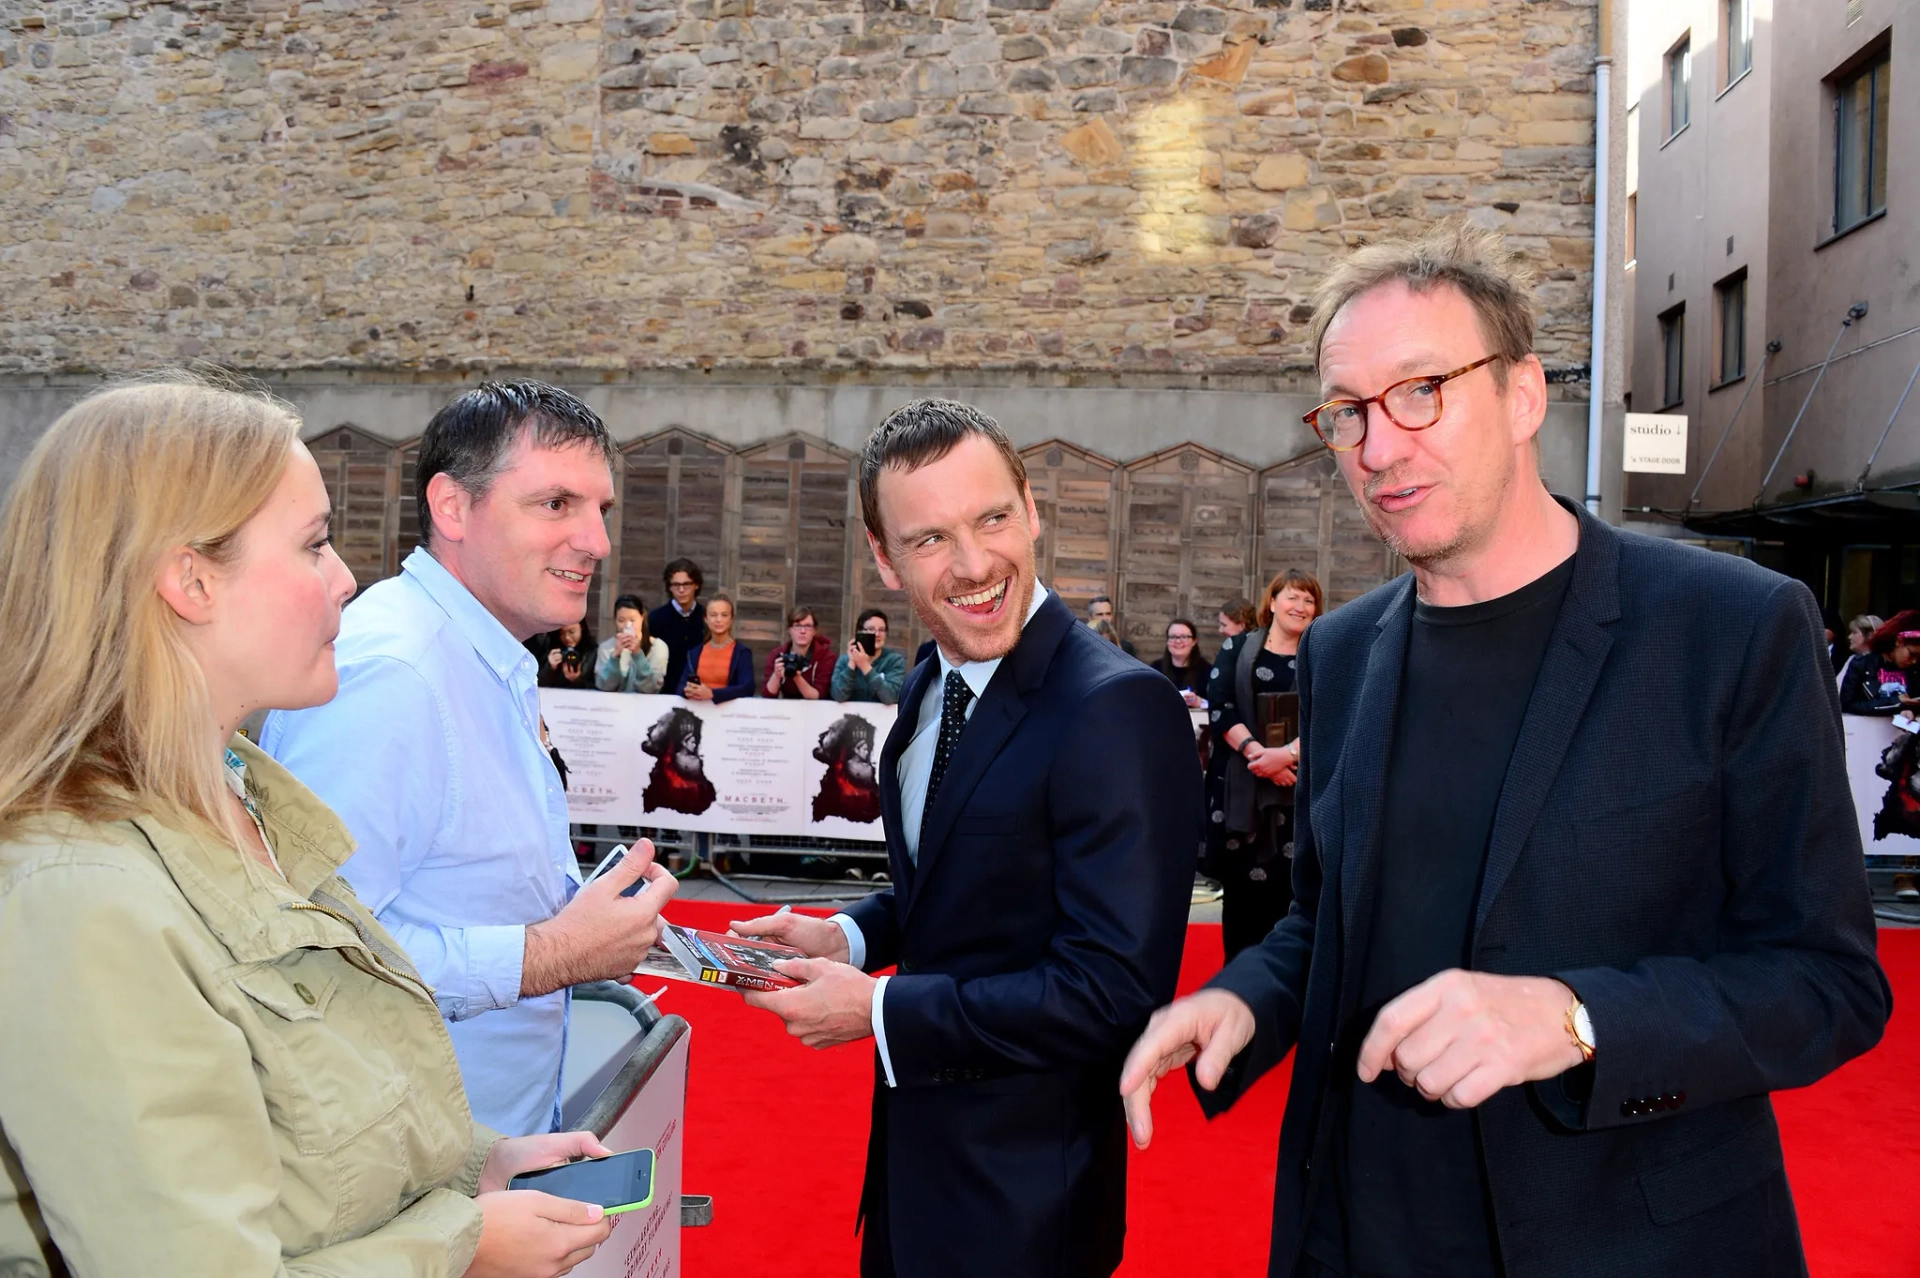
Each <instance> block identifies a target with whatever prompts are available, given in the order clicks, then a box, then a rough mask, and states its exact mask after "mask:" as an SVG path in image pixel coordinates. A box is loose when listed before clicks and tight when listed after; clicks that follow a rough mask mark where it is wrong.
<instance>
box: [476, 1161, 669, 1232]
mask: <svg viewBox="0 0 1920 1278" xmlns="http://www.w3.org/2000/svg"><path fill="white" fill-rule="evenodd" d="M507 1188H508V1189H537V1190H539V1191H540V1192H541V1193H543V1194H552V1195H553V1196H554V1197H555V1198H571V1199H572V1200H573V1201H575V1202H579V1203H599V1204H600V1205H601V1206H602V1207H604V1208H606V1209H607V1215H609V1216H617V1215H619V1214H620V1213H621V1212H623V1211H638V1210H639V1209H640V1208H642V1207H651V1206H653V1151H652V1150H651V1149H636V1150H632V1151H630V1152H628V1153H625V1154H612V1155H610V1156H608V1157H606V1158H585V1159H582V1160H581V1161H579V1162H577V1163H561V1164H560V1165H559V1166H558V1167H543V1168H541V1169H540V1170H539V1171H530V1172H523V1173H521V1174H520V1175H518V1176H515V1177H514V1178H513V1179H512V1180H510V1181H508V1182H507Z"/></svg>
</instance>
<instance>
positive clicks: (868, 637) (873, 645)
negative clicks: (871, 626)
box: [853, 630, 880, 657]
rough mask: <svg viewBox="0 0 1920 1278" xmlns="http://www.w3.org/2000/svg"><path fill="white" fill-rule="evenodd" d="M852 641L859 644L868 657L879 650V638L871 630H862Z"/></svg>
mask: <svg viewBox="0 0 1920 1278" xmlns="http://www.w3.org/2000/svg"><path fill="white" fill-rule="evenodd" d="M853 641H854V642H855V643H857V644H859V645H860V648H861V651H863V652H865V653H866V654H867V655H868V656H869V657H871V656H872V655H873V654H874V653H876V652H878V651H880V640H879V638H878V637H877V636H875V634H874V633H873V631H871V630H862V631H861V632H860V633H859V634H857V635H855V636H854V637H853Z"/></svg>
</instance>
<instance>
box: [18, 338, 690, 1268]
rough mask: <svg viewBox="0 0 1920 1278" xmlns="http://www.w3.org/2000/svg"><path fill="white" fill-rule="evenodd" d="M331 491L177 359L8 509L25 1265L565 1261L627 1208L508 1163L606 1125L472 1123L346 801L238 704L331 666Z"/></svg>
mask: <svg viewBox="0 0 1920 1278" xmlns="http://www.w3.org/2000/svg"><path fill="white" fill-rule="evenodd" d="M329 514H330V512H329V503H328V500H327V491H326V487H325V485H324V484H323V483H322V481H321V477H320V470H319V468H318V467H317V466H316V465H315V464H314V460H313V458H312V456H311V455H310V454H309V453H308V452H307V450H306V448H305V447H304V446H303V445H302V444H301V443H300V422H299V419H298V418H296V417H295V416H294V415H293V413H292V412H291V411H289V410H288V409H287V408H285V407H284V406H282V405H280V404H278V403H276V402H274V401H272V400H269V399H267V398H265V397H264V396H254V395H248V394H240V393H236V392H234V391H230V390H225V389H219V388H215V387H213V386H211V385H208V384H205V383H202V382H200V381H198V380H195V379H191V378H187V377H184V376H177V375H176V376H174V377H171V378H169V379H166V380H158V381H150V382H146V383H141V384H135V385H124V386H119V387H116V388H113V389H110V390H105V391H100V392H97V393H95V394H93V395H90V396H88V397H87V398H86V399H83V400H81V401H80V402H79V403H78V404H76V405H75V406H74V407H72V408H70V409H68V410H67V412H66V413H64V414H63V415H62V416H61V417H60V419H59V420H58V421H56V422H55V423H54V424H53V426H52V428H51V429H50V430H49V431H48V432H47V434H46V435H45V436H44V437H43V438H42V439H41V440H40V442H39V444H38V445H37V446H36V447H35V449H34V451H33V453H32V455H31V456H30V457H29V458H28V460H27V462H26V465H25V467H24V469H23V470H22V472H21V475H20V478H19V480H18V481H17V483H16V485H15V487H14V489H13V491H12V494H11V495H10V497H9V498H8V500H7V504H6V508H5V511H4V514H3V515H0V625H4V626H5V627H6V632H7V633H9V634H12V635H16V636H19V637H20V638H21V639H23V640H25V641H27V646H26V647H24V648H23V649H22V655H21V657H20V659H19V660H17V661H13V662H9V663H7V664H6V665H5V666H4V667H0V696H3V697H4V698H5V700H4V704H5V705H6V706H7V707H8V713H7V715H5V716H4V717H3V718H0V1025H4V1026H5V1027H6V1028H5V1030H4V1032H0V1273H8V1274H16V1273H17V1274H48V1273H56V1274H72V1275H75V1278H91V1276H92V1275H117V1274H141V1275H145V1276H146V1278H200V1276H201V1275H208V1274H284V1275H315V1276H317V1275H321V1274H327V1275H349V1276H359V1275H365V1276H366V1278H373V1276H374V1275H419V1276H420V1278H441V1276H448V1278H451V1276H453V1275H460V1274H465V1275H467V1278H552V1276H554V1275H559V1274H564V1273H566V1272H567V1271H568V1270H569V1269H571V1268H572V1267H573V1266H575V1265H577V1264H579V1263H580V1262H581V1261H582V1260H585V1259H586V1258H587V1257H588V1256H590V1255H591V1254H592V1253H593V1250H594V1248H595V1247H597V1246H598V1245H599V1244H600V1243H601V1242H602V1241H603V1240H604V1239H605V1238H606V1237H607V1235H608V1233H609V1232H610V1231H611V1228H612V1223H611V1221H609V1220H608V1219H607V1218H606V1215H605V1212H604V1210H603V1209H602V1208H601V1207H599V1206H595V1205H591V1204H588V1203H584V1202H573V1201H568V1200H566V1199H564V1198H560V1197H555V1196H552V1195H550V1194H546V1193H536V1192H526V1191H514V1190H509V1189H508V1188H507V1184H508V1181H509V1180H510V1179H511V1178H512V1177H514V1176H517V1175H520V1174H522V1173H525V1172H529V1171H533V1170H535V1169H538V1168H542V1167H549V1166H553V1165H555V1164H558V1163H564V1162H566V1161H568V1160H570V1159H574V1158H581V1157H602V1156H605V1155H606V1154H607V1153H608V1151H607V1150H606V1149H604V1148H603V1147H602V1146H601V1145H600V1144H599V1142H598V1141H596V1140H595V1139H594V1138H593V1137H592V1135H591V1134H590V1133H587V1132H560V1133H554V1134H543V1135H539V1136H528V1137H523V1138H518V1139H505V1138H502V1137H501V1136H500V1135H499V1134H498V1133H497V1132H494V1131H490V1130H488V1129H487V1128H485V1127H482V1126H480V1125H478V1124H476V1123H475V1122H473V1120H472V1118H471V1116H470V1113H469V1111H468V1108H467V1098H466V1093H465V1091H464V1090H463V1088H462V1085H461V1079H460V1072H459V1068H458V1066H457V1065H456V1063H455V1060H454V1055H453V1050H452V1045H451V1044H450V1042H449V1041H448V1036H447V1030H446V1027H445V1024H444V1023H443V1022H442V1020H441V1016H440V1011H439V1009H438V1008H437V1006H436V1005H435V1003H434V992H433V990H432V989H431V988H430V987H429V986H428V985H427V983H426V982H425V981H424V980H422V978H421V975H420V973H419V970H418V969H417V968H416V967H415V966H414V965H413V964H412V963H411V962H410V961H409V960H408V959H407V957H406V955H405V954H404V953H403V952H402V950H401V948H400V945H399V943H398V942H396V941H395V939H394V938H393V936H392V935H391V934H390V933H389V932H388V931H387V929H386V928H385V927H383V926H382V925H381V923H380V920H379V919H378V918H377V917H376V916H375V915H374V913H373V912H372V911H371V910H369V909H368V908H367V907H366V906H364V905H362V904H361V903H360V901H359V899H358V898H357V897H356V896H355V895H354V893H353V891H352V889H350V888H349V887H348V886H347V884H346V883H345V881H344V880H342V879H341V877H340V875H339V868H340V865H341V863H342V862H343V861H345V860H346V859H347V856H348V855H349V854H350V853H351V852H352V851H353V847H354V844H353V840H352V838H351V837H350V836H349V835H348V833H347V829H346V827H345V825H344V824H342V822H341V820H340V818H339V817H337V816H335V815H334V813H333V812H332V811H331V810H329V809H328V808H327V806H326V805H325V804H323V803H321V802H320V800H319V799H318V798H316V797H315V796H314V794H313V792H312V791H310V790H308V789H307V788H306V787H305V786H303V785H302V784H301V783H300V782H299V781H298V780H296V779H295V778H294V777H293V775H292V774H290V773H289V772H288V771H287V770H286V769H285V768H283V767H281V766H280V765H279V764H278V763H276V762H275V761H274V760H273V759H272V758H270V757H268V756H267V755H266V754H264V753H262V752H261V751H260V750H259V749H257V748H255V747H254V746H253V745H252V744H251V743H250V742H248V741H247V740H246V738H245V737H243V736H240V735H238V734H237V729H238V727H239V725H240V723H241V721H242V720H243V719H245V718H246V717H247V716H248V715H249V714H250V713H252V712H254V711H256V710H259V709H262V708H266V707H299V706H310V705H317V704H319V703H322V702H325V701H326V700H328V699H329V698H330V697H332V696H333V695H334V692H335V689H336V687H337V684H338V675H337V672H336V669H335V665H334V643H333V641H334V637H335V635H336V633H337V632H338V630H339V627H340V610H341V606H342V605H343V604H345V602H346V601H347V599H348V598H349V597H350V596H351V595H352V594H353V591H354V581H353V574H352V573H351V572H349V571H348V570H347V568H346V566H345V565H344V564H342V563H341V562H340V558H339V556H338V555H337V554H336V553H335V552H334V549H333V546H332V544H331V541H330V539H329V536H328V524H329ZM69 633H87V634H103V633H114V634H118V635H121V636H122V637H123V639H124V641H125V642H124V644H123V646H122V651H121V654H120V655H121V659H120V660H117V661H114V662H97V663H86V664H81V665H79V666H73V665H71V664H69V663H67V662H66V661H65V660H64V656H63V653H64V649H63V648H62V646H61V645H60V644H59V643H57V642H54V640H55V639H56V638H57V637H58V636H60V635H63V634H69ZM634 864H635V865H636V866H638V867H639V868H644V863H643V862H641V861H639V860H636V861H635V863H634ZM661 873H664V871H662V872H661ZM629 877H632V876H631V875H629ZM623 886H625V884H624V883H617V884H612V885H609V889H608V890H609V891H617V890H618V888H619V887H623Z"/></svg>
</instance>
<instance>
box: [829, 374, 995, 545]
mask: <svg viewBox="0 0 1920 1278" xmlns="http://www.w3.org/2000/svg"><path fill="white" fill-rule="evenodd" d="M969 435H978V436H980V437H981V438H983V439H986V440H987V441H988V442H990V443H991V444H992V445H993V447H994V449H995V451H997V452H998V453H999V454H1000V457H1001V459H1002V460H1004V461H1005V462H1006V463H1007V470H1008V471H1009V472H1010V473H1011V474H1012V475H1013V485H1014V487H1015V488H1018V489H1019V490H1020V491H1021V492H1022V493H1025V492H1026V491H1027V465H1026V463H1025V462H1023V461H1021V460H1020V454H1019V452H1018V451H1017V450H1016V449H1015V448H1014V446H1013V441H1012V440H1010V439H1008V438H1007V432H1006V431H1004V430H1001V429H1000V423H999V422H996V421H995V420H993V418H991V417H989V416H987V415H986V414H985V413H983V412H981V411H980V410H979V409H977V408H975V407H974V406H973V405H972V404H962V403H960V402H958V401H957V400H951V399H916V400H914V401H912V402H911V403H907V404H902V405H900V407H898V408H896V409H894V410H893V411H892V412H890V413H888V414H887V415H886V416H885V417H883V418H881V419H880V424H879V425H878V426H876V427H874V428H873V434H871V435H869V436H867V446H866V448H865V450H863V451H862V452H861V454H860V519H861V521H862V522H863V523H865V524H866V526H867V531H868V532H869V533H871V534H873V538H874V540H875V541H880V542H884V541H886V537H887V534H886V529H885V528H884V527H883V526H882V525H881V522H880V472H881V471H883V470H885V469H887V468H888V467H895V468H897V469H900V470H906V471H913V470H919V469H920V468H921V467H922V466H926V465H930V464H932V463H933V462H937V461H939V460H940V459H941V458H942V457H945V456H946V455H947V454H948V453H950V452H952V451H953V450H954V449H955V448H956V447H958V446H959V444H960V441H961V440H963V439H965V438H967V437H968V436H969Z"/></svg>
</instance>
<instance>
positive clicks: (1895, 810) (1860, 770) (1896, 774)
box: [1840, 714, 1920, 857]
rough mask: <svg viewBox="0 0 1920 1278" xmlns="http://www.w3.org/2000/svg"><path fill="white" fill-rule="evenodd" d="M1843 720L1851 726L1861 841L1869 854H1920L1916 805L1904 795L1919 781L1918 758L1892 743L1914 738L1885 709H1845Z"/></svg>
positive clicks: (1850, 776)
mask: <svg viewBox="0 0 1920 1278" xmlns="http://www.w3.org/2000/svg"><path fill="white" fill-rule="evenodd" d="M1840 721H1841V724H1842V725H1843V726H1844V728H1845V729H1846V742H1847V781H1848V782H1849V784H1850V785H1851V786H1852V789H1853V808H1854V813H1855V816H1856V817H1857V818H1858V820H1859V822H1860V846H1861V847H1862V848H1864V849H1865V850H1866V854H1867V855H1868V856H1869V857H1880V856H1895V857H1920V838H1917V837H1915V836H1916V835H1920V822H1916V820H1915V817H1914V815H1913V814H1912V812H1911V810H1910V809H1911V806H1912V805H1909V804H1903V803H1902V802H1901V800H1900V792H1901V790H1902V788H1903V787H1904V788H1906V789H1908V790H1909V791H1911V790H1912V789H1913V787H1914V786H1915V784H1916V783H1915V778H1914V772H1915V759H1914V758H1912V757H1906V756H1905V754H1904V752H1902V751H1899V750H1895V749H1893V747H1894V746H1895V745H1897V744H1900V743H1904V742H1908V741H1912V740H1913V738H1912V737H1911V736H1910V735H1909V734H1908V733H1906V732H1903V731H1902V730H1900V729H1899V728H1897V727H1895V726H1894V722H1893V720H1892V719H1890V718H1884V717H1882V716H1880V715H1868V714H1843V715H1841V716H1840ZM1915 748H1920V742H1915ZM1889 773H1891V774H1892V776H1891V778H1889V776H1888V775H1887V774H1889Z"/></svg>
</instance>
